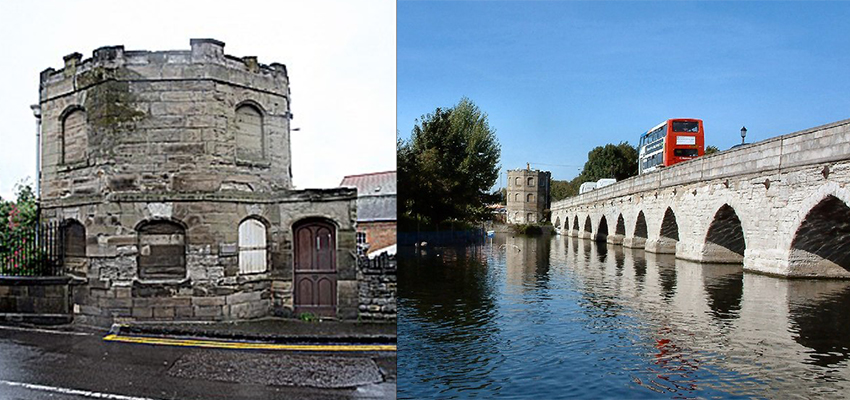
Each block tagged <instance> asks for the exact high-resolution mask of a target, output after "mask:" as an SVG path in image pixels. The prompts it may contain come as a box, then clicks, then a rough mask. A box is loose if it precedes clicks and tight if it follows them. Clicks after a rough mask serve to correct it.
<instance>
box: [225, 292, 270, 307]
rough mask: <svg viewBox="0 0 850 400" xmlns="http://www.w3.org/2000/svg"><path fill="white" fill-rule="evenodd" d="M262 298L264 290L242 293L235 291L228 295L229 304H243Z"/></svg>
mask: <svg viewBox="0 0 850 400" xmlns="http://www.w3.org/2000/svg"><path fill="white" fill-rule="evenodd" d="M261 299H262V292H242V293H234V294H232V295H229V296H227V304H230V305H232V304H241V303H247V302H252V301H260V300H261Z"/></svg>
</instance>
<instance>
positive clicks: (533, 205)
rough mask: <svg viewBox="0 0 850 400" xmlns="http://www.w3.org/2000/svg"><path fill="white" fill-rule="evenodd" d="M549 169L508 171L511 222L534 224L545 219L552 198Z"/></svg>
mask: <svg viewBox="0 0 850 400" xmlns="http://www.w3.org/2000/svg"><path fill="white" fill-rule="evenodd" d="M551 176H552V175H551V173H550V172H549V171H540V170H537V169H531V168H530V167H529V168H526V169H513V170H509V171H508V186H507V211H508V217H507V221H508V223H509V224H532V223H538V222H542V221H543V220H544V212H545V210H548V209H549V206H550V204H551V199H550V196H549V185H550V180H551Z"/></svg>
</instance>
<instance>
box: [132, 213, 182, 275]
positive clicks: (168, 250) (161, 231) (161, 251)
mask: <svg viewBox="0 0 850 400" xmlns="http://www.w3.org/2000/svg"><path fill="white" fill-rule="evenodd" d="M138 261H139V277H141V278H145V279H182V278H185V277H186V234H185V232H184V230H183V227H182V226H180V225H178V224H176V223H174V222H170V221H151V222H148V223H147V224H145V225H143V226H142V227H140V228H139V259H138Z"/></svg>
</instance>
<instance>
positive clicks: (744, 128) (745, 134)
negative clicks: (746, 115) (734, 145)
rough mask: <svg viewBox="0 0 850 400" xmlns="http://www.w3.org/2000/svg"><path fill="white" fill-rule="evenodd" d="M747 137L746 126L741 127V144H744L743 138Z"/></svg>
mask: <svg viewBox="0 0 850 400" xmlns="http://www.w3.org/2000/svg"><path fill="white" fill-rule="evenodd" d="M745 137H747V127H746V126H742V127H741V144H744V138H745Z"/></svg>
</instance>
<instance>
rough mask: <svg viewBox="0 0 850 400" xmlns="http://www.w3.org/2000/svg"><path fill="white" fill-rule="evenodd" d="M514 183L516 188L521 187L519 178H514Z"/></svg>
mask: <svg viewBox="0 0 850 400" xmlns="http://www.w3.org/2000/svg"><path fill="white" fill-rule="evenodd" d="M514 182H515V183H516V185H517V186H522V183H521V182H520V180H519V177H516V179H514Z"/></svg>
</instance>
